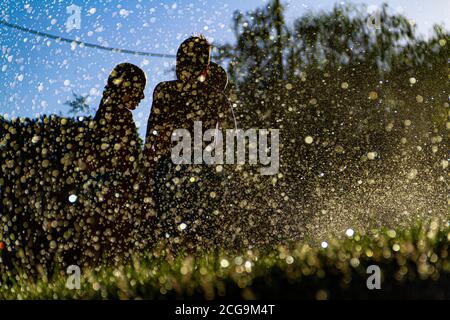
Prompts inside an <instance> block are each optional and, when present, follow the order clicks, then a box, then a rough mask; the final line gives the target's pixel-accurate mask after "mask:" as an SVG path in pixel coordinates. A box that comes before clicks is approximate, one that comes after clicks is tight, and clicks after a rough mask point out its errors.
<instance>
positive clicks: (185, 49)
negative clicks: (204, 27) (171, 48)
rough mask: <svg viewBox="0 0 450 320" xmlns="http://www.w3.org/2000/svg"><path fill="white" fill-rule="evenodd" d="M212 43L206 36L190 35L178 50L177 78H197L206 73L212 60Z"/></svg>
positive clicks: (186, 79)
mask: <svg viewBox="0 0 450 320" xmlns="http://www.w3.org/2000/svg"><path fill="white" fill-rule="evenodd" d="M210 53H211V45H210V44H209V42H208V40H206V38H205V37H203V36H200V37H190V38H188V39H186V40H185V41H183V43H182V44H181V45H180V47H179V48H178V51H177V67H176V73H177V78H178V79H179V80H182V81H188V80H197V79H199V78H200V76H202V75H203V74H204V73H206V71H207V69H208V65H209V62H210Z"/></svg>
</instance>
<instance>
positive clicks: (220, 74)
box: [205, 62, 228, 91]
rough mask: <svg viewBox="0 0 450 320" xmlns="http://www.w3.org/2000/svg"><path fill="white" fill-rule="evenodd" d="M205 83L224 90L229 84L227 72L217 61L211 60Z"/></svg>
mask: <svg viewBox="0 0 450 320" xmlns="http://www.w3.org/2000/svg"><path fill="white" fill-rule="evenodd" d="M205 83H206V84H208V85H210V86H211V87H214V88H216V89H217V90H220V91H224V90H225V89H226V87H227V84H228V75H227V72H226V71H225V69H224V68H222V67H221V66H219V65H218V64H217V63H215V62H211V63H210V65H209V69H208V76H207V77H206V81H205Z"/></svg>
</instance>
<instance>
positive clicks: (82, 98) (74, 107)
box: [64, 92, 91, 115]
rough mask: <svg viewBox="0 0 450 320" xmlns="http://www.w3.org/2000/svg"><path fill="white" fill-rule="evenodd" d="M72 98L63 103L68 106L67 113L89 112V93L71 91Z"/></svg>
mask: <svg viewBox="0 0 450 320" xmlns="http://www.w3.org/2000/svg"><path fill="white" fill-rule="evenodd" d="M72 95H73V99H72V100H68V101H66V102H65V103H64V104H65V105H67V106H69V108H70V109H69V113H71V114H74V115H78V114H80V113H84V114H89V113H90V112H91V107H90V106H89V104H88V103H87V100H88V98H89V95H81V94H76V93H74V92H73V93H72Z"/></svg>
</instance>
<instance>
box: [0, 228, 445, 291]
mask: <svg viewBox="0 0 450 320" xmlns="http://www.w3.org/2000/svg"><path fill="white" fill-rule="evenodd" d="M449 241H450V228H449V226H448V225H446V226H440V225H439V224H438V223H436V222H431V223H427V224H418V225H416V226H414V227H411V228H409V229H405V230H373V231H372V232H370V233H368V234H366V235H361V234H356V233H355V234H354V235H353V236H351V237H348V236H345V237H343V238H333V239H331V240H329V241H328V242H327V244H328V246H327V247H326V248H322V246H321V245H318V246H312V245H308V244H302V243H298V244H293V245H291V246H280V247H278V248H273V249H271V250H265V251H264V252H258V251H257V250H253V251H251V250H249V251H247V252H245V253H243V254H241V255H227V254H226V253H225V252H222V253H205V254H204V255H202V256H200V257H192V256H181V255H180V256H178V257H172V256H170V255H167V254H161V251H160V252H157V251H155V252H153V253H148V254H146V255H145V256H144V257H142V258H140V259H134V261H133V262H132V263H129V264H127V265H122V266H118V267H110V266H103V267H99V268H96V269H89V270H82V278H81V289H80V290H69V289H67V288H66V286H65V285H66V281H67V275H65V274H63V273H59V274H57V275H55V276H54V277H53V278H52V279H47V278H46V277H45V276H42V277H40V278H39V279H38V280H33V279H27V278H26V276H24V275H22V276H21V277H14V276H12V275H10V274H5V273H3V275H2V276H3V282H2V285H1V287H0V299H217V298H224V299H229V298H243V299H259V298H275V299H283V298H289V299H297V298H302V299H303V298H305V299H336V298H338V299H339V298H450V291H449V289H448V288H450V260H449V257H448V254H449V251H448V250H449ZM163 252H164V251H163ZM373 264H375V265H378V266H379V267H380V268H381V271H382V283H381V290H368V289H367V287H366V280H367V277H368V276H369V275H368V274H367V273H366V269H367V267H368V266H369V265H373Z"/></svg>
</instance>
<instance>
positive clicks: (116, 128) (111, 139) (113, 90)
mask: <svg viewBox="0 0 450 320" xmlns="http://www.w3.org/2000/svg"><path fill="white" fill-rule="evenodd" d="M145 84H146V77H145V73H144V72H143V71H142V70H141V69H140V68H139V67H137V66H135V65H133V64H131V63H121V64H119V65H117V66H116V67H115V68H114V69H113V71H112V72H111V74H110V76H109V78H108V83H107V85H106V87H105V91H104V92H103V98H102V101H101V103H100V107H99V109H98V111H97V113H96V115H95V118H94V121H95V123H96V137H95V139H96V149H97V150H96V152H97V155H96V159H97V160H98V166H97V168H96V169H97V170H99V171H100V172H101V173H114V172H116V173H119V174H120V176H124V177H126V176H129V175H131V170H132V169H133V164H134V163H135V161H136V160H137V159H138V157H139V146H138V141H139V137H138V133H137V128H136V125H135V123H134V120H133V115H132V113H131V111H132V110H135V109H136V108H137V106H138V105H139V102H140V101H141V100H142V99H144V89H145Z"/></svg>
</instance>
